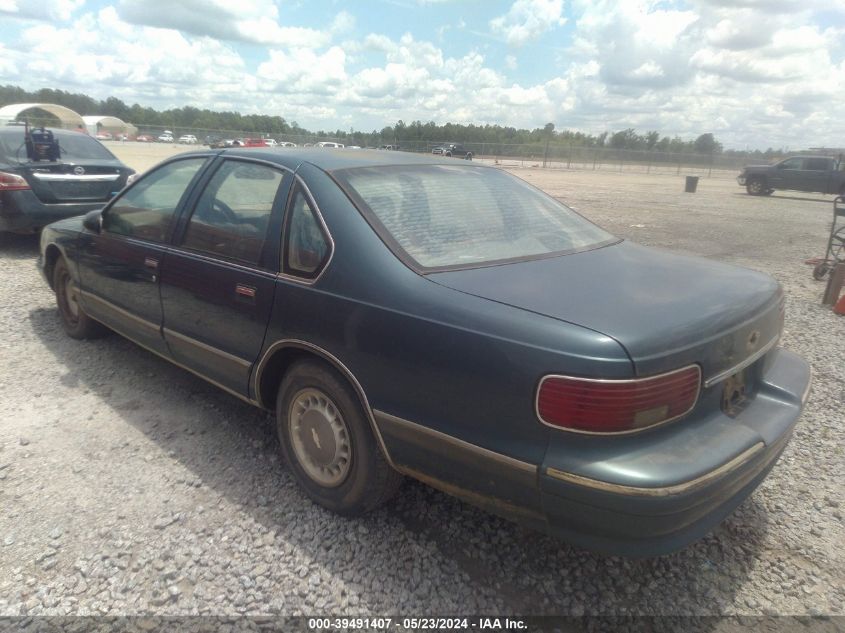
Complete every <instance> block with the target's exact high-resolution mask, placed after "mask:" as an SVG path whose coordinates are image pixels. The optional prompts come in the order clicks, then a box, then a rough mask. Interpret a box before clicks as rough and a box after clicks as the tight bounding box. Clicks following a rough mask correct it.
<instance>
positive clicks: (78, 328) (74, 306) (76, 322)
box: [53, 257, 106, 339]
mask: <svg viewBox="0 0 845 633" xmlns="http://www.w3.org/2000/svg"><path fill="white" fill-rule="evenodd" d="M53 289H54V290H55V291H56V304H57V305H58V307H59V316H60V317H61V320H62V327H63V328H64V330H65V332H66V333H67V335H68V336H70V337H71V338H76V339H89V338H98V337H100V336H103V334H105V333H106V328H105V326H103V325H102V324H100V323H98V322H97V321H95V320H94V319H92V318H91V317H89V316H88V315H87V314H85V312H84V311H83V310H82V306H81V305H79V289H78V288H77V287H76V284H75V283H74V281H73V277H71V274H70V270H69V269H68V266H67V262H66V261H65V259H64V257H59V259H58V261H57V262H56V266H55V267H54V268H53Z"/></svg>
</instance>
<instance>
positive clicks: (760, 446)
mask: <svg viewBox="0 0 845 633" xmlns="http://www.w3.org/2000/svg"><path fill="white" fill-rule="evenodd" d="M765 448H766V445H765V444H764V443H763V442H757V443H756V444H755V445H754V446H752V447H751V448H749V449H746V450H745V451H743V452H742V453H740V454H739V455H737V456H736V457H734V458H733V459H732V460H730V461H729V462H727V463H725V464H722V465H721V466H719V467H718V468H716V469H715V470H711V471H710V472H709V473H706V474H704V475H701V476H700V477H696V478H695V479H691V480H689V481H686V482H684V483H682V484H675V485H674V486H664V487H660V488H642V487H638V486H623V485H620V484H613V483H610V482H607V481H600V480H598V479H591V478H589V477H582V476H581V475H574V474H572V473H568V472H565V471H562V470H558V469H557V468H551V467H547V468H546V474H547V475H548V476H549V477H554V478H555V479H559V480H560V481H565V482H566V483H570V484H575V485H577V486H585V487H588V488H594V489H596V490H601V491H603V492H612V493H615V494H620V495H627V496H631V497H669V496H672V495H679V494H683V493H685V492H689V491H691V490H694V489H695V488H698V487H700V486H705V485H707V484H708V483H710V482H711V481H714V480H716V479H719V478H720V477H722V476H724V475H727V474H728V473H730V472H732V471H734V470H736V469H738V468H740V467H741V466H742V465H744V464H745V463H747V462H748V461H750V460H751V459H753V458H754V457H755V456H757V455H758V454H759V453H760V452H761V451H764V450H765ZM777 455H778V451H776V450H775V451H772V457H771V459H774V458H775V457H776V456H777ZM767 463H768V462H767Z"/></svg>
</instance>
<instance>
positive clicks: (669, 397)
mask: <svg viewBox="0 0 845 633" xmlns="http://www.w3.org/2000/svg"><path fill="white" fill-rule="evenodd" d="M700 386H701V369H700V368H699V366H698V365H690V366H689V367H685V368H684V369H679V370H677V371H672V372H669V373H666V374H660V375H658V376H649V377H648V378H635V379H631V380H595V379H589V378H575V377H570V376H546V377H545V378H543V380H541V381H540V387H539V388H538V390H537V415H538V416H539V417H540V420H541V421H543V422H545V423H546V424H549V425H551V426H556V427H559V428H562V429H569V430H572V431H581V432H586V433H624V432H626V431H634V430H637V429H642V428H645V427H649V426H654V425H655V424H660V423H662V422H668V421H669V420H674V419H675V418H679V417H681V416H682V415H685V414H686V413H688V412H689V411H690V410H691V409H692V408H693V406H694V405H695V401H696V400H697V399H698V392H699V388H700Z"/></svg>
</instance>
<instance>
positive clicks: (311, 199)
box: [276, 174, 334, 286]
mask: <svg viewBox="0 0 845 633" xmlns="http://www.w3.org/2000/svg"><path fill="white" fill-rule="evenodd" d="M294 179H295V180H296V183H295V184H294V188H292V189H291V194H293V192H294V189H295V186H296V185H299V186H301V187H302V190H303V192H304V193H305V196H306V197H307V198H308V201H309V202H310V203H311V206H312V207H313V211H314V215H316V216H317V221H318V222H319V223H320V226H321V227H322V229H323V232H324V234H325V236H326V238H327V239H328V244H329V258H328V259H327V260H326V263H325V264H323V267H322V268H321V269H320V272H319V274H318V275H317V276H316V277H314V279H306V278H305V277H298V276H297V275H292V274H290V273H286V272H284V270H285V257H286V256H287V251H288V246H287V244H282V249H281V253H282V257H281V259H282V261H281V262H279V263H280V264H281V265H280V266H279V272H278V273H277V275H276V278H277V279H284V280H286V281H292V282H294V283H298V284H303V285H306V286H313V285H314V284H316V283H317V282H318V281H319V280H320V277H322V276H323V274H324V273H325V272H326V271H327V270H328V269H329V266H331V264H332V259H334V238H333V237H332V234H331V231H329V227H328V226H327V225H326V221H325V219H324V218H323V212H322V211H320V207H319V206H317V202H316V201H315V200H314V196H313V195H312V194H311V190H310V189H309V188H308V185H306V184H305V181H304V180H303V179H302V177H301V176H300V175H299V174H294ZM291 200H292V198H291ZM285 213H286V215H287V205H286V209H285ZM288 221H289V218H287V217H285V227H284V229H283V231H282V235H283V236H284V233H285V229H286V228H287V222H288Z"/></svg>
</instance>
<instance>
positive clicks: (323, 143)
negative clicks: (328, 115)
mask: <svg viewBox="0 0 845 633" xmlns="http://www.w3.org/2000/svg"><path fill="white" fill-rule="evenodd" d="M316 146H317V147H332V148H341V147H343V143H332V142H331V141H320V142H319V143H317V145H316Z"/></svg>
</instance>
